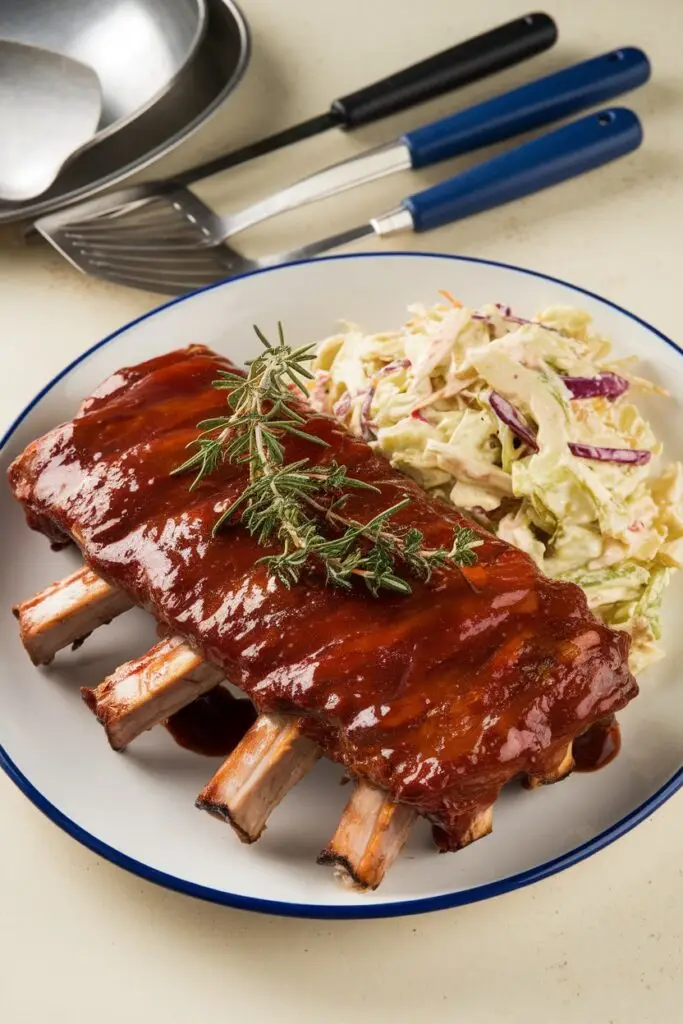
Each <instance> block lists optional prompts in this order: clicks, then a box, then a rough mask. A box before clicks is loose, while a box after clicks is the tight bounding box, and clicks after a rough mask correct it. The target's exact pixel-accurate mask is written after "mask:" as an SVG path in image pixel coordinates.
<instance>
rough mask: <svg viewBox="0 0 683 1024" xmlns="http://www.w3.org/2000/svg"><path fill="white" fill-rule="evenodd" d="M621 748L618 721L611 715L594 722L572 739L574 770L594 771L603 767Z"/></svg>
mask: <svg viewBox="0 0 683 1024" xmlns="http://www.w3.org/2000/svg"><path fill="white" fill-rule="evenodd" d="M620 749H621V733H620V731H619V723H618V722H617V720H616V718H615V717H614V716H613V715H612V716H610V718H609V719H605V720H604V721H602V722H596V723H595V725H592V726H591V727H590V729H587V730H586V732H584V733H583V734H582V735H581V736H577V737H576V739H575V740H574V744H573V747H572V752H573V754H574V771H577V772H595V771H597V770H598V768H604V767H605V765H608V764H609V763H610V761H613V760H614V758H615V757H616V756H617V754H618V753H619V750H620Z"/></svg>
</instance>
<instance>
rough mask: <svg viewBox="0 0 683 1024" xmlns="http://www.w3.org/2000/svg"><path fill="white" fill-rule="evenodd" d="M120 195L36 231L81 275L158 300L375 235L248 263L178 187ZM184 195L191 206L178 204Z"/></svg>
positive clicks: (356, 234) (54, 218) (364, 228)
mask: <svg viewBox="0 0 683 1024" xmlns="http://www.w3.org/2000/svg"><path fill="white" fill-rule="evenodd" d="M119 196H120V206H119V207H116V208H112V206H111V200H109V201H107V197H106V196H105V197H103V198H101V199H95V200H92V202H90V203H87V204H82V205H81V206H79V214H80V219H79V220H77V221H74V220H73V215H74V214H73V210H69V209H66V210H63V211H61V212H60V213H55V214H51V215H50V216H49V217H44V218H42V220H39V221H37V222H36V228H37V230H38V231H40V233H41V234H42V235H43V237H44V238H46V239H47V241H48V242H50V243H51V244H52V245H53V246H54V247H55V248H56V249H58V250H59V252H61V253H62V255H63V256H65V257H66V259H67V260H69V262H70V263H71V264H73V266H75V267H76V268H77V269H78V270H81V271H82V272H83V273H85V274H90V275H92V276H93V277H100V278H103V279H104V280H106V281H112V282H114V283H116V284H123V285H127V286H129V287H131V288H142V289H145V290H146V291H152V292H159V293H160V294H162V295H184V294H186V293H187V292H191V291H196V290H197V289H198V288H204V287H206V286H207V285H211V284H215V283H216V282H217V281H223V280H225V279H227V278H231V277H237V276H239V275H240V274H246V273H248V272H249V271H253V270H260V269H263V268H265V267H273V266H277V265H279V264H281V263H290V262H295V261H296V260H302V259H310V258H311V257H314V256H318V255H320V254H321V253H324V252H328V251H329V250H330V249H335V248H338V247H339V246H341V245H345V244H347V243H348V242H352V241H354V240H355V239H357V238H362V237H363V236H364V235H367V234H372V233H373V231H375V230H376V227H375V224H376V221H373V222H371V223H369V224H363V225H358V226H357V227H353V228H350V229H349V230H348V231H344V232H341V233H340V234H338V235H332V236H329V237H328V238H323V239H320V240H319V241H317V242H313V243H310V244H308V245H304V246H302V247H300V248H297V249H291V250H289V251H288V252H281V253H276V254H274V255H270V256H264V257H261V258H259V259H249V258H248V257H246V256H243V255H242V254H241V253H239V252H237V251H236V250H235V249H233V248H232V247H231V246H228V245H225V244H221V245H216V244H215V243H214V242H213V237H214V236H215V231H216V230H217V228H216V221H217V220H218V218H217V217H216V215H215V214H214V213H213V211H212V210H210V209H209V208H208V207H207V206H205V205H204V204H203V203H202V202H200V200H199V199H197V198H196V197H195V196H193V195H192V193H190V192H187V190H185V189H176V190H169V192H168V193H166V194H164V195H163V196H160V195H158V193H157V191H156V189H155V191H154V201H153V202H150V201H149V196H150V191H149V190H147V189H145V186H144V185H143V186H139V187H138V188H134V189H128V190H127V191H126V192H125V193H119ZM188 196H189V198H190V200H191V203H192V205H190V204H189V203H188V204H186V203H185V200H186V197H188ZM180 199H182V201H183V202H182V207H180ZM212 219H213V223H212ZM124 221H125V223H124ZM404 226H405V225H404ZM205 228H206V231H205ZM212 232H213V233H212Z"/></svg>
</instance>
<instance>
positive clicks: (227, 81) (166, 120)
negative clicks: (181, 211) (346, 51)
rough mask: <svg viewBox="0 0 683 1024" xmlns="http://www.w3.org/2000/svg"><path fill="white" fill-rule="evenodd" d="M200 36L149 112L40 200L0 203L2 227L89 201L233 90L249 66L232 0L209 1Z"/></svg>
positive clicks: (83, 158) (190, 128)
mask: <svg viewBox="0 0 683 1024" xmlns="http://www.w3.org/2000/svg"><path fill="white" fill-rule="evenodd" d="M206 6H207V23H206V31H205V34H204V37H203V39H202V41H201V43H200V45H199V48H198V49H197V52H196V54H195V56H194V58H193V59H192V60H191V61H190V62H189V63H188V64H187V65H186V66H185V67H184V68H183V69H181V71H180V73H179V74H178V76H177V77H176V79H175V81H174V82H173V84H172V86H171V88H170V89H169V91H168V92H167V93H166V94H165V95H164V96H162V98H161V99H160V100H158V101H157V102H156V103H155V104H154V105H153V106H152V107H151V108H150V109H148V110H146V111H144V113H142V114H141V115H140V116H139V117H137V118H135V119H134V120H133V121H132V122H131V123H129V124H126V125H124V126H123V127H122V128H121V129H120V130H118V131H116V132H115V133H114V134H113V135H112V136H110V137H109V138H104V139H102V141H101V142H99V143H98V144H97V145H95V146H93V147H92V148H91V149H88V150H87V151H85V152H83V153H81V154H80V155H79V156H77V157H76V158H75V159H74V160H73V162H71V163H69V165H68V166H67V167H66V168H65V169H64V171H63V173H62V174H60V176H59V177H58V178H57V180H56V181H55V183H54V185H53V186H52V187H51V188H50V189H49V190H48V191H47V192H45V193H44V194H43V195H42V196H41V197H40V199H39V200H37V201H32V202H26V203H0V224H5V223H8V222H10V221H18V220H28V219H35V218H36V217H38V216H40V215H42V214H44V213H48V212H49V211H50V210H55V209H58V208H60V207H62V206H66V205H68V204H69V203H72V202H77V201H80V200H83V199H89V198H90V197H91V196H94V195H97V194H98V193H99V192H102V191H103V190H104V189H106V188H109V187H110V186H112V185H118V184H120V183H121V182H123V181H125V180H126V178H129V177H130V176H131V175H132V174H135V173H136V172H137V171H140V170H142V169H143V168H146V167H149V166H150V164H153V163H154V162H155V161H157V160H160V159H161V158H162V157H164V156H166V154H167V153H170V152H171V150H173V149H175V148H176V146H178V145H179V144H180V143H181V142H183V141H184V140H185V139H186V138H188V136H190V135H192V133H193V132H195V131H196V130H197V129H198V128H199V127H201V126H202V125H203V124H204V123H205V122H206V121H207V120H208V119H209V118H210V117H211V115H212V114H213V113H215V111H216V110H217V109H218V107H220V106H221V104H222V103H223V102H224V100H225V99H226V98H227V96H229V95H230V93H231V92H232V91H233V90H234V89H235V87H236V86H237V84H238V82H239V81H240V79H241V78H242V75H243V74H244V71H245V69H246V67H247V64H248V62H249V56H250V39H249V29H248V27H247V23H246V21H245V19H244V16H243V15H242V12H241V11H240V9H239V7H238V6H237V4H236V3H234V0H207V5H206Z"/></svg>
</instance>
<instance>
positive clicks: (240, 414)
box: [174, 324, 482, 595]
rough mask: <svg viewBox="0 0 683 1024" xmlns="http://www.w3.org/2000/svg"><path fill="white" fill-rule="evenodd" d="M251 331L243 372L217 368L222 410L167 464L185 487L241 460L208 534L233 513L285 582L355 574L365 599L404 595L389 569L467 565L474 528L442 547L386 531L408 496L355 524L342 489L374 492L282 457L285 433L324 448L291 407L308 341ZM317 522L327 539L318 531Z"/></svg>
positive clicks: (427, 571)
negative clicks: (318, 574) (186, 479)
mask: <svg viewBox="0 0 683 1024" xmlns="http://www.w3.org/2000/svg"><path fill="white" fill-rule="evenodd" d="M254 330H255V331H256V334H257V335H258V337H259V340H260V341H261V343H262V344H263V346H264V351H263V353H262V354H261V355H260V356H257V358H256V359H252V360H251V361H250V362H249V363H247V366H248V367H249V370H248V373H247V375H246V377H245V376H242V375H240V374H237V373H232V372H231V371H229V370H221V371H220V373H219V378H218V380H216V381H214V385H213V386H214V387H215V388H218V389H221V390H227V391H229V395H228V407H229V414H228V415H227V416H221V417H217V418H215V419H210V420H204V421H203V422H201V423H199V424H197V427H198V429H199V430H201V434H200V435H199V437H198V438H197V439H196V440H195V441H193V442H192V444H191V447H194V448H195V449H196V450H195V451H194V452H193V454H192V455H191V456H190V458H189V459H187V461H186V462H184V463H183V464H182V466H179V467H178V468H177V469H176V470H174V472H175V473H185V472H189V471H190V470H196V476H195V479H194V481H193V482H192V484H191V485H190V489H191V490H192V489H194V488H195V487H197V486H198V485H199V483H200V482H201V481H202V480H203V479H204V478H205V477H207V476H209V475H210V474H211V473H213V471H214V470H215V469H216V468H217V467H218V466H220V465H221V464H222V463H223V462H232V463H239V462H243V463H246V464H247V465H248V468H249V483H248V485H247V486H246V488H245V489H244V491H243V492H242V494H241V495H240V496H239V498H237V500H236V501H234V502H233V503H232V504H231V505H230V506H229V507H228V508H226V509H225V510H224V511H223V512H222V514H221V515H220V517H219V519H218V521H217V522H216V524H215V526H214V530H213V532H214V534H215V533H216V531H217V530H219V529H220V528H221V526H223V525H224V524H225V523H226V522H228V521H229V520H231V519H233V518H235V517H236V516H237V515H239V518H240V520H241V522H242V525H243V526H245V527H246V529H247V530H248V531H249V533H250V534H251V535H252V536H254V537H256V539H257V540H258V542H259V544H273V543H275V542H279V544H280V546H281V550H280V551H278V552H277V553H276V554H271V555H265V556H264V557H263V558H261V559H259V562H263V563H265V565H266V566H267V568H268V571H269V573H270V574H271V575H272V576H275V577H276V578H277V579H278V580H280V582H281V583H283V584H285V586H287V587H290V586H292V585H293V584H295V583H297V582H298V581H299V579H300V578H301V574H302V572H303V571H304V569H305V568H307V567H308V568H310V567H311V566H316V565H317V566H319V567H321V568H322V569H323V570H324V572H325V576H326V581H327V583H329V584H331V585H333V586H337V587H345V588H347V589H348V588H350V587H351V585H352V580H353V578H354V577H358V578H359V579H361V580H362V581H363V582H364V583H365V585H366V586H367V588H368V590H370V591H371V593H372V594H374V595H377V594H378V592H379V591H380V590H393V591H397V592H399V593H402V594H409V593H410V591H411V587H410V584H409V583H408V581H407V580H406V579H404V578H403V576H402V575H400V574H399V566H401V567H403V568H404V569H406V570H407V571H408V572H409V573H410V574H411V575H412V576H415V577H417V578H418V579H422V580H428V579H429V578H430V576H431V574H432V571H433V569H434V568H436V567H438V566H445V565H453V566H457V567H460V568H462V567H463V566H469V565H473V564H474V562H476V558H477V556H476V554H475V551H474V549H475V548H476V547H478V545H480V544H481V543H482V541H481V540H480V539H479V538H478V537H477V534H476V533H475V532H474V530H470V529H469V528H468V527H456V531H455V536H454V540H453V545H452V547H451V548H450V550H449V549H447V548H436V549H429V548H426V547H425V546H424V536H423V534H422V532H421V531H420V530H417V529H414V528H410V529H407V530H405V531H402V532H395V531H394V530H392V528H391V526H392V524H391V519H392V518H393V517H394V516H395V515H396V513H397V512H399V511H400V510H401V509H403V508H405V507H406V506H407V505H409V504H410V500H411V499H410V498H409V497H406V498H404V499H403V500H402V501H399V502H398V503H397V504H395V505H392V506H391V508H388V509H386V510H384V511H383V512H380V513H379V514H378V515H376V516H374V518H373V519H371V520H370V521H369V522H367V523H359V522H357V521H356V520H355V519H352V518H350V517H348V516H346V515H344V511H343V508H344V505H345V503H346V501H347V499H348V497H349V494H350V492H351V491H353V490H370V491H376V492H377V493H379V490H378V488H376V487H373V486H372V485H370V484H367V483H365V482H364V481H362V480H357V479H355V478H354V477H350V476H349V475H348V473H347V470H346V467H345V466H341V465H339V464H338V463H336V462H334V461H331V462H329V463H327V464H325V465H316V464H312V463H311V462H310V460H309V459H300V460H299V461H297V462H287V463H286V462H285V449H284V446H283V439H284V438H285V436H286V435H287V434H290V435H294V436H296V437H300V438H302V439H304V440H306V441H311V442H313V443H314V444H319V445H322V446H324V447H328V444H327V442H326V441H323V440H322V439H321V438H319V437H316V436H315V435H314V434H310V433H308V432H307V431H305V430H304V429H302V428H303V427H304V426H305V424H306V420H305V418H304V416H302V415H301V413H300V412H299V411H298V410H297V408H296V407H295V402H296V394H295V392H296V391H300V392H301V393H302V394H303V395H307V391H306V386H305V380H306V379H312V374H311V373H310V371H309V370H308V369H307V367H306V363H308V362H310V360H312V359H313V358H314V353H313V348H314V346H313V345H304V346H302V347H300V348H295V349H293V348H291V347H290V346H289V345H286V344H285V341H284V336H283V332H282V325H281V324H279V325H278V330H279V340H278V344H277V345H273V344H271V342H269V341H268V340H267V338H265V337H264V335H263V334H262V333H261V331H260V330H259V329H258V327H255V328H254ZM323 524H326V525H327V526H328V527H329V528H331V532H333V534H334V535H333V536H326V535H325V534H324V533H323V532H321V527H322V525H323Z"/></svg>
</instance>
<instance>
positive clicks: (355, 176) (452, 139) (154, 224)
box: [36, 47, 650, 250]
mask: <svg viewBox="0 0 683 1024" xmlns="http://www.w3.org/2000/svg"><path fill="white" fill-rule="evenodd" d="M649 76H650V64H649V61H648V59H647V57H646V55H645V54H644V53H643V51H642V50H638V49H636V48H635V47H623V48H622V49H619V50H611V51H610V52H609V53H605V54H602V56H600V57H593V58H592V59H591V60H586V61H582V63H580V64H574V65H572V66H571V67H568V68H564V70H562V71H558V72H555V73H554V74H552V75H546V76H545V77H544V78H539V79H537V80H536V81H534V82H530V83H529V84H528V85H523V86H521V87H520V88H518V89H513V90H512V91H511V92H507V93H503V94H501V95H500V96H495V97H494V98H493V99H491V100H486V101H485V102H483V103H478V104H477V105H476V106H473V107H469V108H467V109H466V110H461V111H459V112H458V113H457V114H453V115H451V116H450V117H445V118H442V119H441V120H439V121H435V122H433V123H432V124H429V125H426V126H425V127H423V128H418V129H416V130H415V131H412V132H407V133H406V134H405V135H402V136H401V137H400V138H399V139H396V140H395V141H394V142H392V143H389V144H388V145H384V146H379V147H378V148H376V149H371V150H369V151H367V152H365V153H363V154H361V155H360V156H357V157H354V158H353V159H351V160H345V161H344V162H343V163H339V164H334V165H333V166H331V167H327V168H325V169H324V170H322V171H319V172H317V173H316V174H313V175H311V176H309V177H307V178H304V179H303V180H302V181H298V182H296V183H295V184H293V185H290V186H289V187H288V188H284V189H282V190H281V191H279V192H276V193H275V194H274V195H271V196H268V197H267V198H265V199H262V200H260V201H259V202H257V203H254V204H253V205H251V206H249V207H247V208H246V209H243V210H240V211H238V212H236V213H232V214H229V215H228V216H225V217H220V216H218V215H217V214H216V213H214V211H213V210H211V209H210V208H209V207H207V206H206V205H205V204H204V203H202V202H200V201H199V200H198V199H197V198H196V197H195V196H194V195H193V194H192V193H191V192H190V191H189V190H188V189H185V188H182V189H181V188H175V189H173V190H172V191H170V192H167V193H164V194H157V195H155V197H154V198H151V197H150V196H149V194H148V193H147V192H146V191H145V186H140V187H138V189H132V190H127V192H126V193H121V194H119V199H118V200H117V203H116V204H115V206H114V207H112V199H111V197H107V196H105V197H103V198H100V199H96V200H93V201H92V202H91V203H88V204H85V205H84V206H82V207H77V208H75V209H74V208H72V209H68V210H66V211H64V212H63V213H61V214H59V213H58V214H54V215H52V216H51V217H48V218H45V219H44V220H43V221H41V222H39V223H38V224H37V225H36V226H37V227H38V229H39V230H41V231H42V232H43V233H44V234H46V235H47V236H49V238H50V241H53V242H54V243H57V244H59V242H58V237H57V236H58V234H60V235H61V237H62V239H63V238H64V236H65V234H66V231H67V230H68V233H69V238H74V237H76V236H77V235H78V236H81V237H83V238H85V237H86V236H87V237H88V238H89V239H90V240H91V241H95V240H97V241H98V242H99V243H100V244H101V245H102V246H104V245H107V246H111V247H112V248H116V249H119V248H124V247H126V246H135V248H136V249H138V250H139V249H141V248H143V247H145V246H153V247H157V246H159V245H163V246H164V247H165V248H169V249H170V248H172V247H176V246H178V247H183V248H184V247H191V248H194V247H196V246H198V245H201V246H208V245H222V244H223V243H224V242H226V241H227V240H228V238H231V237H232V236H233V235H235V234H237V233H238V232H239V231H243V230H245V228H249V227H252V226H253V225H255V224H258V223H260V222H261V221H263V220H267V219H268V218H270V217H274V216H276V215H277V214H280V213H283V212H285V211H286V210H292V209H295V208H297V207H299V206H304V205H306V204H307V203H312V202H315V201H317V200H321V199H327V198H330V197H332V196H335V195H339V194H340V193H341V192H345V191H346V190H347V189H350V188H354V187H355V186H357V185H361V184H364V183H366V182H369V181H373V180H375V179H377V178H381V177H384V176H386V175H388V174H392V173H395V172H397V171H404V170H409V169H411V168H416V169H417V168H421V167H428V166H430V165H432V164H435V163H438V162H439V161H441V160H447V159H449V158H450V157H455V156H459V155H461V154H463V153H467V152H470V151H472V150H475V149H479V148H481V147H482V146H488V145H491V144H493V143H496V142H502V141H504V140H505V139H510V138H513V137H514V136H516V135H521V134H523V133H524V132H528V131H532V130H533V129H535V128H540V127H542V126H543V125H546V124H551V123H552V122H553V121H557V120H559V119H560V118H564V117H568V116H570V115H571V114H575V113H578V112H579V111H581V110H584V109H585V108H586V107H589V106H592V105H594V104H595V105H597V104H599V103H604V102H605V101H606V100H610V99H613V98H614V97H616V96H619V95H621V94H622V93H624V92H627V91H628V90H629V89H635V88H636V87H637V86H639V85H642V84H643V83H644V82H646V81H647V79H648V78H649ZM140 189H142V192H141V191H140ZM60 229H61V231H60ZM59 247H60V248H63V246H62V245H61V244H59Z"/></svg>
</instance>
